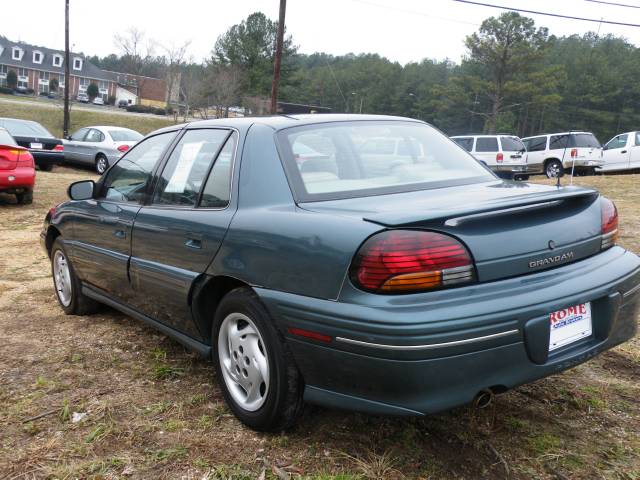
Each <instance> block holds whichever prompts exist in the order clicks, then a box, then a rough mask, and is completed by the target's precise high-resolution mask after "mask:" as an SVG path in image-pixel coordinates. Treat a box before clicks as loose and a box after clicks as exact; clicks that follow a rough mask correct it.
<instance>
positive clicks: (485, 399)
mask: <svg viewBox="0 0 640 480" xmlns="http://www.w3.org/2000/svg"><path fill="white" fill-rule="evenodd" d="M492 401H493V392H492V391H491V390H489V389H486V390H481V391H479V392H478V394H477V395H476V396H475V398H474V399H473V406H474V407H475V408H479V409H480V408H487V407H488V406H489V405H491V402H492Z"/></svg>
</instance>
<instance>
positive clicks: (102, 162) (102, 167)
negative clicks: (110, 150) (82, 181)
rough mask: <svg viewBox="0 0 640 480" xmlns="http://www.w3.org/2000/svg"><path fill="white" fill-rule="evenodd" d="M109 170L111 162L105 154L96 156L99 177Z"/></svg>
mask: <svg viewBox="0 0 640 480" xmlns="http://www.w3.org/2000/svg"><path fill="white" fill-rule="evenodd" d="M107 168H109V160H107V157H105V156H104V155H103V154H101V153H100V154H98V156H96V172H98V175H102V174H103V173H104V172H106V171H107Z"/></svg>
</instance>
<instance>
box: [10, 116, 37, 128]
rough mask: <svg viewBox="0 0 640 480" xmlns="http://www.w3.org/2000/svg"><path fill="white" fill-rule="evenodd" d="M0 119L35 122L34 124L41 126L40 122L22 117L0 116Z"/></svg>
mask: <svg viewBox="0 0 640 480" xmlns="http://www.w3.org/2000/svg"><path fill="white" fill-rule="evenodd" d="M0 120H15V121H17V122H24V123H35V124H38V125H40V126H42V124H41V123H38V122H36V121H35V120H25V119H24V118H11V117H0Z"/></svg>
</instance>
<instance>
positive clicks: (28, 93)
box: [27, 88, 36, 95]
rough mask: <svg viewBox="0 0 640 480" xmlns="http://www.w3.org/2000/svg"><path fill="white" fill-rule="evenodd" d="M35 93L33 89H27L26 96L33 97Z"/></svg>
mask: <svg viewBox="0 0 640 480" xmlns="http://www.w3.org/2000/svg"><path fill="white" fill-rule="evenodd" d="M34 93H36V91H35V90H34V89H33V88H27V95H33V94H34Z"/></svg>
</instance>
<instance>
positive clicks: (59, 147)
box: [53, 145, 64, 152]
mask: <svg viewBox="0 0 640 480" xmlns="http://www.w3.org/2000/svg"><path fill="white" fill-rule="evenodd" d="M53 150H54V151H55V152H64V145H56V146H55V147H53Z"/></svg>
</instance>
